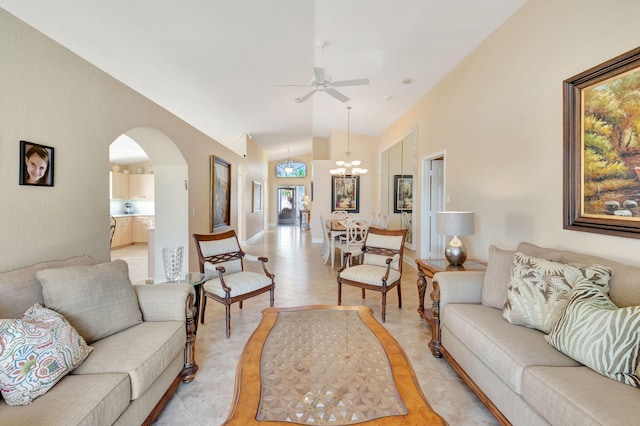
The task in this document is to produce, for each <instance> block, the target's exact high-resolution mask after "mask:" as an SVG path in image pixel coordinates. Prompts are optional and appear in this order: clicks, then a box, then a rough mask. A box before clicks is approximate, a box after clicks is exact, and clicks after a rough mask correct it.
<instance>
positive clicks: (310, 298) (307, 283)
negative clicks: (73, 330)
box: [112, 226, 497, 426]
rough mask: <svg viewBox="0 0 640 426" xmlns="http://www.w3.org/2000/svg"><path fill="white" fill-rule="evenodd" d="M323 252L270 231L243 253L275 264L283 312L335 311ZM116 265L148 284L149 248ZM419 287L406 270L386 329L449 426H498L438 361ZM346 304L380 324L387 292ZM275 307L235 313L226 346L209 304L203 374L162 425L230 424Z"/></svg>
mask: <svg viewBox="0 0 640 426" xmlns="http://www.w3.org/2000/svg"><path fill="white" fill-rule="evenodd" d="M320 247H321V245H320V244H312V243H311V233H310V232H305V231H300V229H299V228H297V227H291V226H281V227H278V228H274V229H270V230H268V231H267V232H265V234H264V237H262V238H260V239H258V240H257V241H255V242H253V243H252V244H249V245H247V246H245V247H243V248H244V250H245V251H246V252H247V253H250V254H254V255H264V256H267V257H269V263H268V264H267V266H268V268H269V270H270V271H271V272H273V273H274V274H275V275H276V278H275V279H276V294H275V305H276V306H301V305H311V304H330V305H334V304H336V303H337V284H336V276H337V272H336V271H337V267H336V269H333V270H332V269H331V266H330V265H325V264H323V263H322V259H321V255H320ZM112 258H113V259H116V258H121V259H124V260H126V261H127V262H128V263H129V265H130V269H131V270H130V275H131V280H132V281H134V282H135V281H137V280H140V279H144V278H146V274H147V273H146V270H147V269H146V267H147V266H146V246H131V247H127V248H124V249H119V250H114V251H113V252H112ZM339 263H340V262H339V261H337V264H339ZM256 266H257V265H256ZM416 281H417V272H416V270H415V269H414V268H413V267H412V265H408V264H405V267H404V273H403V285H402V294H403V298H402V299H403V300H402V302H403V306H402V309H398V299H397V293H396V291H395V290H394V291H393V292H391V293H389V294H388V296H387V322H386V323H385V324H384V326H385V327H386V328H387V329H388V330H389V331H390V332H391V334H392V335H393V336H394V337H395V338H396V340H397V341H398V342H399V343H400V345H401V346H402V347H403V349H404V350H405V352H406V354H407V356H408V357H409V359H410V361H411V364H412V366H413V369H414V370H415V373H416V376H417V378H418V382H419V383H420V386H421V388H422V391H423V393H424V394H425V396H426V397H427V399H428V400H429V402H430V404H431V406H432V407H433V408H434V409H435V410H436V411H437V412H438V413H439V414H440V415H442V416H443V417H444V418H445V419H446V420H447V421H448V422H449V424H451V425H493V424H497V423H496V421H495V419H494V418H493V417H492V416H491V414H490V413H489V412H488V411H487V410H486V408H485V407H484V406H483V405H482V404H481V403H480V402H479V400H478V399H477V398H476V396H475V395H474V394H473V393H472V392H471V391H470V390H469V389H468V388H467V386H466V385H465V384H464V382H462V380H460V378H459V377H458V376H457V375H456V373H455V372H454V371H453V369H452V368H451V367H450V366H449V364H448V363H447V362H446V361H445V360H443V359H436V358H433V357H432V356H431V353H430V352H429V349H428V347H427V343H428V341H429V339H430V337H431V331H430V328H429V326H428V325H427V324H426V323H424V322H423V321H422V320H421V319H420V317H419V316H418V313H417V312H416V309H417V307H418V293H417V290H416ZM343 304H344V305H361V304H364V305H366V306H369V307H370V308H372V309H373V311H374V315H375V316H376V318H377V319H378V320H380V307H381V299H380V294H379V293H367V297H366V299H365V300H364V301H363V300H362V299H361V295H360V289H357V288H353V287H348V286H345V287H344V288H343ZM268 306H269V294H268V293H265V294H263V295H260V296H257V297H254V298H252V299H249V300H246V301H245V303H244V308H243V309H242V310H240V309H239V308H238V305H237V304H235V305H234V306H233V307H232V311H231V327H232V328H231V337H230V338H229V339H226V338H225V331H224V307H223V306H222V305H221V304H219V303H216V302H213V301H210V303H208V305H207V310H206V314H205V323H204V324H203V325H200V327H199V328H198V336H197V340H196V361H197V363H198V365H199V367H200V370H199V371H198V373H197V375H196V378H195V380H194V381H193V382H191V383H189V384H181V385H180V387H179V389H178V391H177V392H176V393H175V395H174V396H173V398H172V399H171V401H170V402H169V404H168V405H167V407H166V408H165V409H164V411H163V412H162V414H161V415H160V417H159V418H158V420H157V421H156V423H155V424H156V425H171V426H174V425H189V426H197V425H219V424H221V423H222V422H224V420H225V419H226V417H227V415H228V412H229V407H230V406H231V401H232V398H233V390H234V384H235V373H236V365H237V361H238V358H239V357H240V354H241V352H242V350H243V348H244V345H245V342H246V341H247V339H248V338H249V336H250V335H251V333H252V332H253V330H254V329H255V328H256V327H257V325H258V323H259V322H260V318H261V315H260V311H261V310H262V309H264V308H266V307H268Z"/></svg>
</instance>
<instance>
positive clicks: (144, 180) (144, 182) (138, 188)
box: [129, 174, 154, 200]
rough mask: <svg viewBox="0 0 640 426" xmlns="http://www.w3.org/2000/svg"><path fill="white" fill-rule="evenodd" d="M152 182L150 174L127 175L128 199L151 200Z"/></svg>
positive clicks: (152, 194) (152, 195) (152, 196)
mask: <svg viewBox="0 0 640 426" xmlns="http://www.w3.org/2000/svg"><path fill="white" fill-rule="evenodd" d="M153 191H154V181H153V175H152V174H137V175H129V198H130V199H132V200H153V198H154V193H153Z"/></svg>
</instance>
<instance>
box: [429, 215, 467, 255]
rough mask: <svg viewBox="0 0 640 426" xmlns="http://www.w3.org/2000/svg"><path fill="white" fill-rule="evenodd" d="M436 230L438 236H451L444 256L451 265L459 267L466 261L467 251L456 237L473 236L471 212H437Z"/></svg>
mask: <svg viewBox="0 0 640 426" xmlns="http://www.w3.org/2000/svg"><path fill="white" fill-rule="evenodd" d="M436 228H437V230H438V234H441V235H451V236H453V238H451V240H450V241H449V243H448V244H447V246H446V247H445V249H444V256H445V257H446V258H447V260H448V261H449V263H451V264H452V265H455V266H461V265H462V264H463V263H464V261H465V260H467V249H466V248H465V246H464V244H462V241H460V239H459V238H458V236H460V235H473V233H474V231H475V229H474V220H473V212H455V211H451V212H437V213H436Z"/></svg>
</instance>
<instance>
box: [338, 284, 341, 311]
mask: <svg viewBox="0 0 640 426" xmlns="http://www.w3.org/2000/svg"><path fill="white" fill-rule="evenodd" d="M340 305H342V283H341V282H340V281H338V306H340Z"/></svg>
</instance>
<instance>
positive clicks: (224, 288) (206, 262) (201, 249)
mask: <svg viewBox="0 0 640 426" xmlns="http://www.w3.org/2000/svg"><path fill="white" fill-rule="evenodd" d="M193 238H194V239H195V242H196V248H197V250H198V260H199V262H200V272H202V273H204V274H205V275H206V276H207V281H205V283H204V284H203V286H202V287H203V289H204V296H205V297H204V298H203V300H202V314H201V315H200V323H201V324H204V314H205V310H206V308H207V298H210V299H213V300H215V301H217V302H220V303H222V304H223V305H224V306H225V314H226V335H227V339H228V338H229V336H230V335H231V305H232V304H233V303H236V302H239V305H240V309H242V301H243V300H245V299H249V298H251V297H254V296H257V295H259V294H262V293H265V292H267V291H269V292H271V297H270V305H271V306H273V300H274V290H275V281H274V277H275V275H273V274H272V273H270V272H269V271H268V270H267V267H266V265H265V264H266V263H267V262H268V259H267V258H266V257H255V256H251V255H248V254H246V253H245V252H244V251H242V249H241V248H240V244H239V243H238V237H237V236H236V233H235V231H233V230H231V231H226V232H221V233H219V234H194V235H193ZM245 260H247V261H252V262H260V263H261V264H262V271H263V273H258V272H252V271H245V269H244V261H245Z"/></svg>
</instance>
